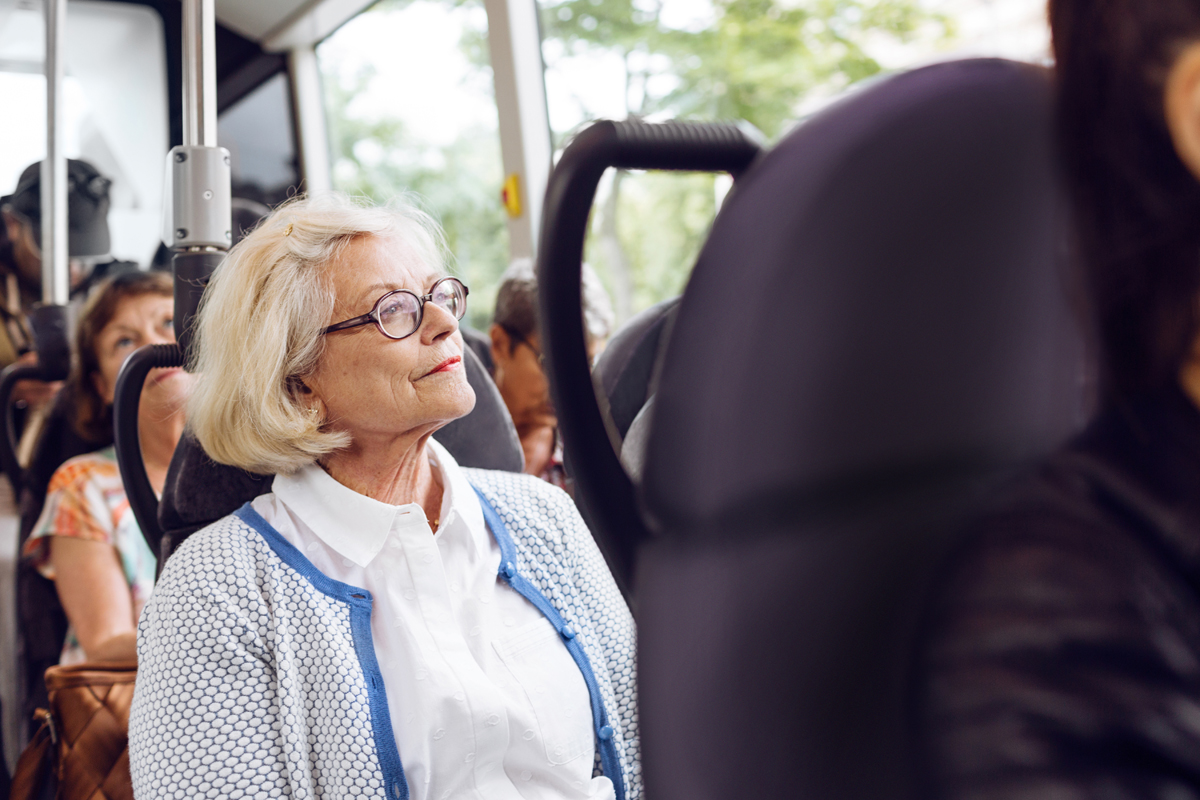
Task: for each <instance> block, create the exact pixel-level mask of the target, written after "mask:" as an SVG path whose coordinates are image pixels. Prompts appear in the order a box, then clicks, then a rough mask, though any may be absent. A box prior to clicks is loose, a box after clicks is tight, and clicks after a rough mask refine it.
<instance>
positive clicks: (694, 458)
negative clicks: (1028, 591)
mask: <svg viewBox="0 0 1200 800" xmlns="http://www.w3.org/2000/svg"><path fill="white" fill-rule="evenodd" d="M1050 108H1051V87H1050V81H1049V79H1048V75H1047V74H1046V72H1045V71H1044V70H1042V69H1040V68H1036V67H1032V66H1029V65H1023V64H1016V63H1012V62H1003V61H996V60H977V61H965V62H957V63H946V64H940V65H936V66H932V67H928V68H924V69H919V70H916V71H913V72H910V73H906V74H902V75H898V76H896V77H892V78H889V79H885V80H882V81H880V82H877V83H876V84H875V85H873V86H871V87H868V88H865V89H863V90H861V91H859V92H857V93H856V94H854V95H852V96H851V97H849V98H848V99H846V100H843V101H842V102H840V103H838V104H836V105H835V106H833V107H831V108H829V109H827V110H826V111H824V112H823V113H821V114H819V115H818V116H816V117H815V118H813V119H811V120H810V121H808V122H806V123H804V124H803V125H801V126H800V127H799V128H798V129H797V130H795V131H794V132H793V133H792V134H791V135H789V136H788V137H787V138H786V139H785V140H784V141H782V142H781V143H780V144H779V145H778V146H777V147H775V148H774V150H772V151H771V152H769V153H768V154H767V155H766V156H765V157H763V158H762V159H760V160H759V161H758V162H757V163H756V164H755V165H754V166H753V167H752V168H751V170H750V171H749V173H748V174H746V175H745V176H743V178H742V179H741V180H739V182H738V184H737V186H736V188H735V190H734V192H733V194H732V195H731V196H730V198H729V199H728V200H727V201H726V204H725V206H724V208H723V209H722V211H721V213H720V215H719V216H718V218H717V220H716V222H715V224H714V227H713V231H712V234H711V236H710V237H709V240H708V242H707V243H706V245H705V247H704V249H703V251H702V253H701V256H700V258H699V261H698V263H697V265H696V268H695V270H694V272H693V274H692V277H691V280H690V282H689V284H688V287H687V290H686V292H685V293H684V296H683V299H682V301H681V303H680V308H679V313H678V317H677V319H676V321H675V325H674V328H673V331H672V334H671V339H670V342H669V344H668V346H667V350H666V354H665V356H664V364H663V368H662V377H661V381H660V383H659V387H658V392H657V393H656V395H655V413H654V418H653V423H652V426H651V429H650V432H649V443H648V450H647V454H646V463H645V475H644V478H643V486H642V489H643V492H642V499H643V501H644V508H645V511H646V513H647V514H648V515H649V516H650V517H651V522H652V525H653V528H654V529H655V530H656V531H657V536H656V537H655V538H654V539H653V540H652V541H651V543H650V544H649V545H647V546H646V547H645V548H643V551H642V553H641V554H640V558H639V566H638V574H637V588H638V597H639V635H638V641H639V669H640V682H641V684H640V694H639V701H640V710H641V720H642V724H643V729H642V732H643V753H644V759H645V762H644V763H645V775H646V791H647V794H648V795H652V796H654V797H655V798H658V800H674V799H676V798H678V799H679V800H683V799H684V798H686V799H687V800H705V798H713V799H714V800H715V799H716V798H728V797H756V798H791V797H814V798H815V797H820V798H868V797H870V798H887V800H902V798H907V797H913V798H915V797H921V796H924V793H923V791H922V789H921V788H920V786H919V776H918V775H916V774H914V772H913V769H912V768H913V765H914V764H915V763H916V762H917V759H918V756H919V753H918V752H917V751H915V750H914V749H912V745H913V735H912V734H913V731H912V729H911V726H910V724H909V719H908V716H907V714H908V700H909V698H908V685H909V682H910V680H911V679H912V675H911V672H910V666H911V660H910V656H911V653H912V646H913V642H914V641H915V638H916V634H917V631H918V630H919V626H920V621H921V613H922V606H923V602H924V592H925V586H926V581H927V576H928V574H929V572H930V570H931V569H933V565H935V564H936V563H937V562H938V560H939V558H940V555H941V553H942V551H943V549H944V548H945V547H946V546H948V542H949V541H950V540H951V539H952V535H953V532H954V531H955V530H956V529H957V528H958V527H959V526H960V525H961V523H962V521H963V520H964V519H965V518H967V517H968V516H969V515H971V514H972V513H974V511H975V510H976V509H977V508H978V507H979V505H980V504H981V503H983V502H985V500H986V497H987V496H988V492H989V489H990V488H991V487H993V486H994V485H995V483H996V482H998V481H1001V480H1003V479H1004V477H1005V476H1007V475H1009V474H1011V472H1012V471H1013V470H1016V469H1019V468H1020V467H1021V465H1024V464H1027V463H1028V462H1029V461H1030V460H1031V459H1033V458H1036V457H1038V456H1039V455H1041V454H1044V453H1046V452H1048V451H1049V450H1050V449H1051V448H1052V447H1053V446H1054V445H1055V444H1057V443H1058V442H1060V441H1061V440H1062V438H1064V437H1065V436H1066V435H1067V434H1068V433H1069V432H1071V431H1073V430H1076V429H1077V428H1078V426H1079V425H1080V424H1081V423H1082V421H1083V416H1084V408H1085V405H1086V403H1085V396H1086V392H1085V385H1084V378H1085V376H1086V375H1087V373H1088V370H1087V367H1086V364H1087V361H1086V359H1085V349H1084V346H1083V343H1082V336H1081V335H1080V331H1079V329H1078V327H1077V325H1076V323H1075V317H1074V314H1073V312H1072V309H1071V301H1070V277H1069V274H1068V273H1067V271H1066V270H1065V269H1064V266H1065V265H1064V258H1063V256H1064V255H1065V248H1064V246H1063V245H1064V242H1065V241H1066V235H1065V223H1066V214H1065V211H1064V208H1063V204H1062V200H1061V191H1060V187H1059V186H1058V182H1057V179H1056V171H1055V167H1054V163H1053V157H1052V149H1053V148H1052V134H1051V127H1052V126H1051V113H1050Z"/></svg>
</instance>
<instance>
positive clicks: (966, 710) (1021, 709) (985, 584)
mask: <svg viewBox="0 0 1200 800" xmlns="http://www.w3.org/2000/svg"><path fill="white" fill-rule="evenodd" d="M951 565H952V566H951V569H950V570H949V571H948V573H947V574H946V575H945V578H946V579H945V580H944V581H943V582H942V583H941V589H940V592H939V594H938V599H937V601H936V603H935V604H934V614H933V617H932V620H931V628H930V629H929V636H928V638H927V639H926V645H927V646H926V648H925V651H924V659H925V661H924V665H923V669H922V671H921V674H922V675H923V676H924V677H923V679H922V681H921V682H920V683H919V692H920V694H919V695H918V697H919V698H920V699H919V707H918V714H919V718H920V720H921V722H922V723H923V724H924V726H925V727H924V730H925V734H926V735H925V736H924V737H923V738H924V742H925V744H926V745H927V752H926V756H927V761H926V763H927V765H928V769H929V770H930V775H929V778H930V780H931V781H932V784H931V785H932V787H934V788H933V791H931V792H929V795H930V796H934V795H936V796H941V797H947V798H964V799H965V798H973V799H976V800H993V799H998V798H1017V797H1021V798H1026V797H1030V798H1033V797H1036V798H1064V799H1065V798H1070V799H1071V800H1075V799H1076V798H1081V799H1082V798H1096V799H1097V800H1099V799H1100V798H1104V799H1105V800H1118V799H1120V798H1156V799H1157V798H1163V799H1165V798H1180V800H1182V798H1198V797H1200V411H1198V410H1197V408H1196V407H1195V406H1194V405H1193V404H1192V403H1191V402H1190V401H1189V400H1188V399H1187V398H1186V397H1185V396H1184V395H1183V393H1182V392H1181V391H1179V390H1177V389H1176V390H1171V391H1166V392H1163V393H1162V394H1160V395H1158V396H1155V397H1150V398H1144V399H1141V400H1139V401H1136V402H1131V403H1126V404H1125V405H1124V406H1122V407H1119V408H1118V407H1112V408H1110V409H1109V410H1107V411H1106V412H1104V413H1102V414H1100V415H1099V416H1098V417H1097V418H1096V420H1095V422H1093V423H1092V424H1091V425H1090V426H1089V427H1088V428H1087V429H1086V430H1085V431H1084V433H1083V434H1081V435H1080V436H1079V437H1078V438H1077V439H1075V440H1074V441H1073V442H1071V443H1070V444H1069V445H1067V446H1066V447H1065V448H1064V449H1063V450H1061V451H1060V452H1059V453H1058V454H1057V455H1055V456H1054V457H1052V458H1051V459H1049V460H1048V461H1047V462H1046V463H1045V464H1043V465H1042V467H1041V468H1040V469H1038V470H1037V471H1036V473H1035V474H1034V475H1033V476H1032V477H1031V478H1030V479H1028V480H1026V481H1024V482H1022V483H1021V484H1020V485H1019V486H1018V487H1017V488H1016V489H1015V490H1014V491H1012V492H1011V494H1009V495H1008V496H1007V497H1006V499H1005V501H1004V502H1003V503H1002V504H1001V505H1000V506H999V507H998V510H996V511H995V512H994V513H991V514H990V515H989V516H988V517H987V518H986V519H985V521H984V522H983V523H981V524H980V525H979V527H978V528H976V529H974V531H973V535H971V536H969V537H967V538H966V539H965V540H964V541H963V543H962V546H961V547H960V548H959V550H958V552H957V554H956V555H955V557H954V558H953V559H952V561H951Z"/></svg>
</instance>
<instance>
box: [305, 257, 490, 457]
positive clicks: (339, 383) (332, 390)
mask: <svg viewBox="0 0 1200 800" xmlns="http://www.w3.org/2000/svg"><path fill="white" fill-rule="evenodd" d="M328 269H329V270H330V276H331V281H332V284H333V290H334V296H335V298H336V301H335V304H334V311H333V319H331V320H329V323H330V324H332V323H336V322H340V321H342V320H345V319H350V318H352V317H357V316H359V315H361V314H366V313H368V312H370V311H371V309H372V308H374V306H375V302H376V301H377V300H378V299H379V298H380V297H382V296H383V295H384V294H386V293H387V292H390V291H393V290H396V289H407V290H409V291H411V292H413V293H414V294H416V295H417V296H418V297H420V296H424V295H426V294H428V293H429V290H430V288H431V287H432V286H433V284H434V283H435V282H437V280H438V279H439V278H442V277H444V276H443V275H442V274H441V273H440V272H438V271H437V270H435V269H432V268H430V267H429V266H427V265H425V264H424V263H423V262H422V261H421V260H420V259H419V258H417V256H416V255H415V254H414V253H413V252H412V251H411V250H410V249H409V248H408V247H406V246H405V245H404V244H403V243H402V242H400V241H397V240H395V239H381V238H377V237H373V236H360V237H358V238H356V239H354V240H352V241H351V242H350V243H349V244H348V245H347V246H346V247H345V249H343V250H342V252H341V254H340V255H339V256H338V258H336V259H334V261H333V262H332V263H330V264H329V266H328ZM462 349H463V343H462V335H461V334H460V333H459V332H458V320H456V319H455V318H454V316H453V315H452V314H450V313H449V312H448V311H446V310H445V309H443V308H441V307H440V306H437V305H434V304H433V303H426V304H425V307H424V316H423V318H422V320H421V327H420V328H419V329H418V330H417V332H416V333H414V334H412V335H411V336H409V337H408V338H406V339H398V340H397V339H389V338H387V337H386V336H384V335H383V334H382V333H381V332H380V331H379V329H378V328H377V327H376V326H375V325H374V324H369V325H362V326H359V327H357V328H350V329H347V330H342V331H335V332H333V333H329V334H326V336H325V350H324V352H323V353H322V355H321V359H320V361H319V363H318V364H317V368H316V369H315V370H314V371H313V372H312V373H311V374H310V375H308V376H306V377H305V379H304V385H305V386H307V387H308V389H309V390H310V392H311V393H312V399H313V400H315V401H316V407H317V409H318V411H319V413H321V414H322V418H323V419H325V420H326V423H327V425H328V426H329V427H330V428H331V429H333V430H339V431H346V432H347V433H349V434H350V436H351V438H352V439H353V441H354V445H353V446H359V447H361V446H367V445H368V443H369V442H372V441H375V442H379V443H387V442H390V441H394V440H395V439H396V438H397V437H398V436H403V435H405V434H409V433H415V434H417V435H423V434H426V433H432V432H433V431H435V430H437V429H438V428H440V427H442V426H443V425H445V424H446V423H448V422H451V421H452V420H455V419H458V418H459V417H462V416H464V415H466V414H468V413H469V412H470V411H471V409H472V408H474V407H475V392H474V390H473V389H471V386H470V384H469V383H467V376H466V371H465V368H464V367H463V363H462Z"/></svg>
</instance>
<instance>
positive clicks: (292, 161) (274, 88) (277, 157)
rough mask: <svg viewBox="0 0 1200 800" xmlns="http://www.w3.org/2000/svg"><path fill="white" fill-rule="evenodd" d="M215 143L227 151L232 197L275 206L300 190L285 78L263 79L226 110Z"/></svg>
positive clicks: (290, 106) (219, 122)
mask: <svg viewBox="0 0 1200 800" xmlns="http://www.w3.org/2000/svg"><path fill="white" fill-rule="evenodd" d="M217 141H218V142H219V143H220V145H221V146H222V147H224V148H227V149H228V150H229V156H230V162H231V163H230V166H231V168H232V172H233V174H232V179H233V196H234V197H240V198H244V199H246V200H254V201H257V202H259V203H263V204H265V205H267V206H276V205H278V204H279V203H282V202H283V201H284V200H286V199H288V197H290V196H291V195H293V194H295V193H296V191H297V190H298V187H299V185H300V170H299V166H298V164H297V158H296V141H295V134H294V132H293V130H292V98H291V94H290V92H289V90H288V79H287V74H286V73H283V72H280V73H279V74H278V75H276V76H275V77H273V78H269V79H267V81H266V82H264V83H263V84H262V85H261V86H259V87H258V88H257V89H255V90H254V91H253V92H251V93H250V94H248V95H246V96H245V97H243V98H242V99H241V100H239V101H238V102H236V103H234V104H233V105H232V106H230V107H229V108H227V109H225V111H223V112H222V113H221V115H220V117H219V118H218V119H217Z"/></svg>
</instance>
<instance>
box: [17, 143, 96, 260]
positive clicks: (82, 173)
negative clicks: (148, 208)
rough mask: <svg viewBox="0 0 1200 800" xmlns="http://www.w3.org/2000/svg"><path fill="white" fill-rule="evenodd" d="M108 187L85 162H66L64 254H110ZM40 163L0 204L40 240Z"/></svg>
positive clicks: (25, 175)
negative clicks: (65, 233) (65, 232)
mask: <svg viewBox="0 0 1200 800" xmlns="http://www.w3.org/2000/svg"><path fill="white" fill-rule="evenodd" d="M111 184H112V181H110V180H109V179H108V178H106V177H104V176H103V175H101V174H100V173H99V172H98V171H97V170H96V168H95V167H93V166H92V165H91V164H89V163H88V162H86V161H79V160H77V159H74V158H69V159H67V252H68V253H69V254H70V255H71V256H103V255H107V254H108V253H109V251H111V250H112V244H111V241H110V239H109V235H108V187H109V186H110V185H111ZM41 187H42V162H40V161H39V162H37V163H36V164H30V165H29V166H28V167H26V168H25V171H24V172H22V173H21V179H20V180H19V181H17V188H16V191H14V192H13V193H12V194H11V195H9V196H8V197H5V198H3V199H2V200H0V204H5V205H7V206H9V207H10V208H11V209H12V210H13V211H15V212H17V213H18V214H20V215H21V216H23V217H24V218H25V219H27V220H28V221H29V223H30V225H31V226H32V227H33V238H34V240H35V241H37V242H38V243H39V244H40V243H41V240H42V213H41V211H42V195H41Z"/></svg>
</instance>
